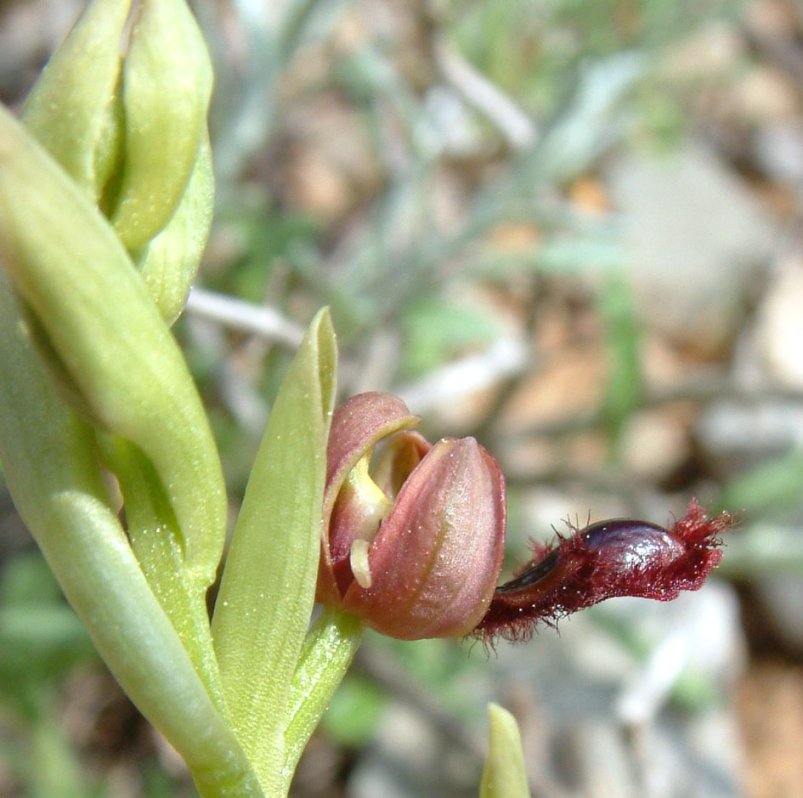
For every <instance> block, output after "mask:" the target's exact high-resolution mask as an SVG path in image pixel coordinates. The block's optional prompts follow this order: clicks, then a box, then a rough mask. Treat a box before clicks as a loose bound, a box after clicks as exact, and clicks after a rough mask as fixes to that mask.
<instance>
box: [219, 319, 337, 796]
mask: <svg viewBox="0 0 803 798" xmlns="http://www.w3.org/2000/svg"><path fill="white" fill-rule="evenodd" d="M335 365H336V349H335V341H334V333H333V330H332V326H331V322H330V320H329V315H328V313H327V312H326V311H323V312H321V313H320V314H318V316H317V317H316V318H315V320H314V321H313V322H312V324H311V326H310V329H309V331H308V332H307V335H306V337H305V338H304V341H303V342H302V344H301V347H300V348H299V350H298V353H297V354H296V357H295V359H294V360H293V363H292V364H291V366H290V369H289V371H288V373H287V376H286V377H285V379H284V381H283V383H282V386H281V389H280V391H279V395H278V397H277V399H276V402H275V404H274V406H273V411H272V413H271V416H270V420H269V422H268V426H267V429H266V430H265V435H264V437H263V439H262V443H261V445H260V448H259V452H258V453H257V457H256V462H255V464H254V468H253V471H252V473H251V477H250V479H249V482H248V487H247V489H246V493H245V498H244V500H243V505H242V508H241V510H240V514H239V517H238V519H237V524H236V526H235V530H234V535H233V538H232V541H231V549H230V551H229V554H228V557H227V559H226V566H225V569H224V571H223V577H222V581H221V586H220V593H219V595H218V599H217V603H216V606H215V614H214V619H213V625H212V630H213V635H214V639H215V648H216V651H217V654H218V660H219V663H220V671H221V675H222V677H223V684H224V688H225V690H226V697H227V700H228V706H229V711H230V714H231V717H232V720H233V723H234V726H235V730H236V732H237V734H238V736H239V738H240V740H241V742H242V744H243V747H244V748H245V750H246V753H247V754H248V756H249V759H250V760H251V762H252V763H253V766H254V769H255V770H256V773H257V775H258V777H259V779H260V783H261V784H262V787H263V789H264V790H265V792H266V793H267V794H269V795H272V794H274V793H275V792H276V789H278V787H277V785H278V783H279V782H280V781H281V779H282V774H281V769H282V766H283V763H284V756H285V755H284V751H283V748H284V730H285V727H286V725H287V723H288V720H289V717H288V712H289V706H288V702H289V700H290V691H291V682H292V679H293V675H294V673H295V671H296V667H297V663H298V661H299V657H300V655H301V651H302V646H303V644H304V638H305V634H306V631H307V626H308V624H309V620H310V614H311V611H312V606H313V600H314V594H315V581H316V577H317V568H318V555H319V549H320V536H321V507H322V502H323V488H324V480H325V476H326V444H327V438H328V432H329V423H330V419H331V413H332V403H333V399H334V389H335Z"/></svg>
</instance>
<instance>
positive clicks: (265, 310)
mask: <svg viewBox="0 0 803 798" xmlns="http://www.w3.org/2000/svg"><path fill="white" fill-rule="evenodd" d="M187 311H188V312H189V313H191V314H192V315H193V316H197V317H199V318H202V319H208V320H209V321H214V322H217V323H218V324H222V325H224V326H226V327H231V328H232V329H235V330H241V331H242V332H246V333H251V334H253V335H258V336H260V337H261V338H265V339H267V340H268V341H272V342H274V343H277V344H282V345H283V346H287V347H289V348H291V349H295V348H296V347H297V346H298V345H299V344H300V343H301V339H302V338H303V337H304V330H303V328H301V327H300V326H299V325H297V324H296V323H295V322H292V321H290V319H287V318H285V317H284V316H282V314H281V313H279V311H277V310H274V309H273V308H270V307H267V306H264V305H254V304H252V303H251V302H244V301H243V300H242V299H236V298H235V297H230V296H225V295H224V294H217V293H215V292H213V291H205V290H203V289H201V288H193V289H192V291H191V292H190V296H189V298H188V299H187Z"/></svg>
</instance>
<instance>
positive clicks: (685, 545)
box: [471, 499, 736, 646]
mask: <svg viewBox="0 0 803 798" xmlns="http://www.w3.org/2000/svg"><path fill="white" fill-rule="evenodd" d="M735 523H736V518H735V516H734V515H732V514H731V513H727V512H722V513H720V514H719V515H716V516H714V517H713V518H710V517H709V516H708V515H707V514H706V512H705V511H704V510H703V509H702V508H701V507H700V505H699V503H698V502H697V500H696V499H692V500H691V502H690V503H689V507H688V510H687V511H686V514H685V515H684V516H683V518H681V519H680V520H676V521H675V522H674V523H673V524H672V526H671V527H670V528H668V529H664V528H663V527H659V526H657V525H655V524H649V523H647V522H644V521H636V520H630V519H613V520H611V521H601V522H597V523H594V524H590V525H588V526H586V527H584V528H583V529H578V528H577V527H576V526H574V525H572V524H570V523H568V522H567V524H568V526H569V529H570V534H569V535H567V536H563V535H560V534H559V535H558V542H557V544H556V545H553V546H544V545H542V544H538V543H535V544H533V554H534V556H533V558H532V559H531V560H530V562H528V563H527V564H526V565H525V566H524V567H523V568H522V569H520V570H519V572H518V574H517V576H516V577H515V578H514V579H512V580H511V581H509V582H507V583H506V584H504V585H500V587H498V588H497V589H496V592H495V593H494V597H493V599H492V600H491V604H490V607H489V608H488V612H487V613H486V614H485V616H484V618H483V619H482V621H480V623H479V625H478V626H477V627H476V629H474V631H473V632H472V635H471V636H472V637H475V638H477V639H479V640H481V641H482V642H483V643H485V644H486V645H489V646H493V644H494V642H495V641H496V640H497V639H498V638H502V639H504V640H508V641H511V642H523V641H526V640H529V639H530V638H531V637H532V635H533V632H534V631H535V628H536V626H537V624H539V623H544V624H546V625H547V626H552V627H554V626H555V625H556V624H557V622H558V621H559V620H560V619H561V618H564V617H565V616H567V615H570V614H571V613H573V612H577V611H578V610H582V609H585V608H586V607H591V606H592V605H594V604H597V603H599V602H600V601H604V600H605V599H608V598H614V597H617V596H637V597H641V598H650V599H656V600H658V601H671V600H672V599H674V598H677V596H678V594H679V593H680V591H681V590H698V589H699V588H700V587H702V584H703V582H705V580H706V578H707V577H708V575H709V573H710V572H711V571H712V570H713V569H714V568H715V567H716V566H717V564H718V563H719V561H720V560H721V558H722V551H721V548H720V547H721V546H722V541H721V539H720V538H719V535H720V534H721V533H723V532H726V531H728V530H729V529H731V528H732V527H733V526H734V525H735Z"/></svg>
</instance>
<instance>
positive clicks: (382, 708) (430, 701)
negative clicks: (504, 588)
mask: <svg viewBox="0 0 803 798" xmlns="http://www.w3.org/2000/svg"><path fill="white" fill-rule="evenodd" d="M192 5H193V7H194V9H195V10H196V12H197V15H198V17H199V20H200V22H201V24H202V27H203V28H204V31H205V34H206V36H207V41H208V42H209V45H210V49H211V51H212V54H213V58H214V60H215V64H216V74H217V88H216V94H215V100H214V106H213V112H212V116H211V120H210V124H211V130H212V138H213V146H214V151H215V161H216V170H217V175H218V194H217V215H216V223H215V226H214V229H213V233H212V238H211V240H210V244H209V247H208V251H207V255H206V258H205V261H204V265H203V268H202V273H201V276H200V278H199V280H198V289H199V290H198V291H196V292H195V293H194V294H193V296H192V297H191V299H190V303H189V307H188V311H187V312H186V313H185V316H184V318H183V319H182V320H181V322H180V323H179V324H178V326H177V334H178V336H179V338H180V340H181V341H182V344H183V346H184V348H185V350H186V352H187V355H188V358H189V360H190V363H191V366H192V368H193V371H194V373H195V375H196V378H197V380H198V382H199V384H200V386H201V389H202V392H203V394H204V396H205V399H206V402H207V406H208V407H209V409H210V413H211V414H212V417H213V422H214V425H215V429H216V434H217V439H218V442H219V445H220V447H221V450H222V454H223V457H224V466H225V469H226V473H227V477H228V482H229V486H230V491H231V502H232V506H233V507H236V504H237V502H238V501H239V498H240V496H241V494H242V490H243V487H244V484H245V480H246V478H247V474H248V470H249V468H250V464H251V461H252V458H253V455H254V453H255V450H256V446H257V443H258V440H259V435H260V432H261V429H262V427H263V425H264V422H265V419H266V417H267V415H268V413H269V411H270V406H271V402H272V399H273V397H274V395H275V392H276V389H277V385H278V382H279V380H280V379H281V376H282V374H283V371H284V368H285V367H286V365H287V363H288V360H289V357H290V356H291V354H292V351H293V348H294V346H295V344H296V343H297V341H298V338H299V335H300V332H301V330H303V328H304V326H305V325H306V324H307V323H308V321H309V320H310V319H311V317H312V315H313V314H314V312H315V311H316V310H317V309H318V308H319V307H320V306H321V305H324V304H327V305H329V306H330V307H331V308H332V312H333V317H334V321H335V325H336V329H337V331H338V336H339V343H340V347H341V364H342V366H341V376H340V391H341V398H343V397H346V396H348V395H350V394H353V393H356V392H358V391H362V390H390V391H393V392H396V393H399V394H400V395H402V396H403V397H404V398H405V399H406V400H407V401H408V403H409V405H410V407H411V409H412V410H413V411H414V412H416V413H419V414H421V415H422V416H423V418H424V421H423V425H424V431H425V433H426V434H427V435H429V436H431V437H433V438H435V437H439V436H441V435H445V434H459V435H468V434H471V435H475V436H477V437H478V438H479V439H480V440H481V442H482V443H483V444H484V445H485V446H487V447H488V448H489V449H490V450H491V451H492V452H493V453H494V454H495V455H496V456H497V457H498V458H499V459H500V461H501V463H502V466H503V469H504V471H505V474H506V476H507V478H508V483H509V504H510V516H511V521H510V530H509V553H510V562H511V564H514V563H515V562H517V561H521V560H522V559H523V558H524V557H526V554H527V550H528V540H529V538H536V539H545V538H548V537H549V536H550V535H551V534H553V533H552V527H553V525H554V527H555V528H557V529H561V528H562V526H561V524H562V521H561V519H566V518H568V519H572V520H573V519H575V518H577V519H580V520H581V521H584V520H585V519H586V518H587V517H588V516H589V514H590V517H591V518H592V519H601V518H605V517H610V516H619V515H624V516H640V517H644V518H648V519H650V520H653V521H656V522H658V523H666V522H668V521H669V520H670V519H671V517H672V515H673V514H674V515H681V514H682V513H683V512H684V510H685V506H686V504H687V502H688V500H689V499H690V497H692V496H697V497H699V499H700V501H701V502H702V503H703V504H704V505H706V506H707V507H709V508H711V509H712V510H716V509H718V508H728V509H730V510H733V511H739V512H741V523H740V528H739V530H738V531H737V532H735V533H733V534H732V535H730V536H729V538H728V546H727V550H726V555H725V559H724V561H723V565H722V567H721V568H720V570H719V572H718V575H717V579H716V580H714V582H713V583H712V584H711V585H710V586H709V587H706V588H705V589H704V590H702V591H700V593H697V594H693V595H689V596H684V597H683V599H682V600H680V601H678V602H676V603H674V604H671V605H656V604H649V603H647V602H642V601H637V600H618V601H615V602H609V603H607V604H605V605H603V606H601V607H599V608H595V609H594V610H592V611H589V612H587V613H585V614H583V615H582V616H580V617H578V618H576V619H571V620H567V621H565V622H564V623H562V624H561V627H560V632H561V634H560V635H558V634H556V633H555V631H553V630H551V629H545V630H543V631H541V632H540V633H539V634H538V635H536V637H535V639H534V640H533V641H531V642H530V643H528V644H526V645H521V646H516V647H509V646H507V645H506V644H500V645H499V646H498V647H497V650H496V651H485V650H483V649H482V647H481V646H476V645H475V646H473V647H472V646H471V645H467V644H460V643H458V642H451V641H424V642H421V643H415V644H409V643H407V644H399V643H394V642H393V641H387V640H381V639H379V638H378V637H375V636H371V637H369V639H368V641H367V642H366V644H365V646H364V648H363V650H362V651H361V653H360V656H359V658H358V662H357V663H356V666H355V670H354V673H353V675H352V676H350V677H349V678H348V679H347V681H346V682H345V684H344V685H343V688H342V689H341V691H340V692H339V693H338V695H337V696H336V698H335V701H334V702H333V705H332V707H331V709H330V712H329V714H328V716H327V717H326V721H325V723H324V725H323V727H322V729H321V730H320V732H319V733H318V734H316V736H315V737H314V738H313V741H312V743H311V745H310V748H309V751H308V752H307V755H306V756H305V758H304V760H303V761H302V764H301V767H300V769H299V773H298V777H297V783H296V787H295V791H294V795H296V796H298V797H299V798H302V797H305V796H310V798H312V797H313V796H322V797H323V796H326V797H327V798H328V797H329V796H349V797H352V796H353V797H354V798H376V796H382V797H383V798H394V797H395V796H400V797H402V796H404V797H405V798H407V797H408V796H409V797H410V798H413V797H414V796H415V797H417V796H422V797H423V796H444V797H445V798H449V797H450V796H468V795H475V794H476V785H477V784H478V778H479V770H480V767H481V762H482V752H483V739H484V734H485V729H484V723H485V711H484V706H485V704H486V703H487V701H488V700H496V701H499V702H501V703H503V704H505V705H506V706H508V707H509V708H511V709H512V710H513V711H514V713H515V714H516V715H517V717H518V719H519V721H520V723H521V726H522V732H523V736H524V743H525V749H526V753H527V762H528V767H529V768H530V774H529V775H530V781H531V784H532V791H533V795H534V796H536V797H538V796H543V797H548V798H551V797H552V796H557V797H558V798H561V796H575V795H576V796H617V798H619V797H620V796H650V797H651V796H656V798H662V797H663V796H683V797H684V798H688V797H689V796H700V797H701V798H703V797H705V798H708V796H723V797H724V796H741V795H744V796H748V798H765V797H766V798H769V797H770V796H793V795H803V767H802V766H801V764H800V757H799V750H800V746H801V744H803V613H801V612H800V607H801V606H803V532H801V528H800V522H801V520H802V519H803V313H802V312H801V310H800V309H801V308H803V236H801V228H800V220H801V210H803V7H801V5H800V3H799V2H796V0H742V1H741V2H737V1H736V0H705V1H704V2H703V1H701V0H696V1H695V2H692V0H641V1H639V0H585V2H582V1H581V0H497V2H480V1H478V0H475V1H474V2H470V1H469V0H465V1H464V2H458V1H457V0H430V1H429V2H427V1H426V0H413V1H412V2H401V0H362V1H359V0H274V1H273V2H271V1H270V0H229V2H222V0H221V2H213V0H204V1H201V0H199V1H198V2H194V3H193V4H192ZM80 8H81V3H80V2H78V0H4V2H0V97H1V98H2V100H3V101H4V102H6V103H7V104H9V105H11V106H12V107H18V106H19V105H20V103H21V102H22V100H23V99H24V97H25V94H26V92H27V91H28V89H29V88H30V86H31V84H32V82H33V81H34V80H35V78H36V75H37V74H38V71H39V70H40V69H41V67H42V66H43V64H44V63H45V61H46V59H47V57H48V54H49V53H50V52H51V51H52V49H53V48H54V47H55V46H57V44H58V42H59V41H60V39H61V37H62V36H63V35H64V34H65V32H66V30H68V28H69V26H70V25H71V24H72V21H73V20H74V19H75V17H76V16H77V14H78V13H79V11H80ZM0 511H1V512H0V796H2V798H17V797H18V796H35V797H36V798H51V797H52V796H58V797H59V798H62V797H63V796H64V797H67V798H71V797H72V796H98V797H99V798H100V797H101V796H104V797H105V796H114V797H115V798H117V797H118V796H119V798H128V797H129V796H131V798H136V797H138V796H149V797H153V798H158V797H159V796H182V795H192V794H193V792H192V787H191V785H190V784H189V782H188V779H187V776H186V773H185V772H184V770H183V767H182V764H181V762H180V761H179V760H178V759H177V757H176V756H175V754H174V753H173V752H172V751H170V750H168V748H167V747H166V745H165V744H164V742H163V741H161V740H160V739H159V738H158V737H157V736H156V735H155V734H154V733H153V732H152V730H150V729H149V728H148V727H147V726H146V724H145V723H144V721H143V720H142V719H141V718H140V717H139V715H138V714H137V713H136V710H135V709H134V708H133V707H132V706H131V705H130V704H129V703H128V701H127V700H126V698H125V697H124V696H123V695H122V694H121V693H120V692H119V690H118V688H117V687H116V686H115V685H114V683H113V681H112V680H111V678H110V677H109V676H108V675H107V674H106V673H105V671H104V669H103V667H102V665H101V664H100V663H99V662H98V660H97V658H96V656H95V655H94V653H93V650H92V646H91V644H90V642H89V641H88V639H87V637H86V635H85V634H84V633H83V631H82V629H81V627H80V625H79V624H78V623H77V621H76V619H75V617H74V616H73V614H72V613H71V611H70V610H69V608H68V607H67V605H66V604H65V603H64V601H63V599H62V598H61V597H60V593H59V591H58V587H57V586H56V585H55V584H54V582H53V580H52V578H51V577H50V576H49V572H48V570H47V568H46V566H45V564H44V563H43V561H42V560H41V558H40V557H39V556H38V554H37V553H36V551H35V550H34V549H33V548H32V545H31V542H30V540H29V538H28V536H27V533H26V532H25V531H24V529H22V527H21V524H20V522H19V519H18V518H17V517H16V515H15V513H14V510H13V507H12V506H11V504H10V500H9V498H8V495H7V493H6V492H5V491H2V493H0Z"/></svg>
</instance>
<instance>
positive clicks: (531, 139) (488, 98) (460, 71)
mask: <svg viewBox="0 0 803 798" xmlns="http://www.w3.org/2000/svg"><path fill="white" fill-rule="evenodd" d="M432 49H433V54H434V56H435V61H436V63H437V65H438V68H439V69H440V70H441V73H442V74H443V77H444V78H445V79H446V80H447V81H448V82H449V83H450V84H451V85H452V87H453V88H454V89H456V90H457V91H458V92H459V93H460V94H461V96H462V97H463V99H464V100H465V101H466V102H467V103H469V104H470V105H471V106H473V107H474V108H475V109H476V110H477V111H479V112H480V113H481V114H483V115H484V116H485V117H487V119H488V120H489V121H490V122H491V123H492V124H493V125H494V126H495V127H496V128H497V129H498V130H499V132H500V133H501V134H502V135H503V136H504V138H505V140H506V141H507V143H508V145H509V146H510V148H511V149H513V150H515V151H521V150H527V149H529V148H530V147H532V146H533V144H535V142H536V139H537V138H538V131H537V130H536V127H535V124H534V122H533V121H532V119H530V117H529V116H528V115H527V114H526V113H525V112H524V111H523V110H522V109H521V108H519V106H518V105H517V104H516V103H515V102H514V101H513V100H512V99H511V98H510V97H508V96H507V95H506V94H505V93H504V92H503V91H502V90H501V89H500V88H499V87H498V86H497V85H496V84H495V83H493V82H491V81H490V80H489V79H488V78H487V77H485V75H483V74H482V73H481V72H479V71H477V70H476V69H475V68H474V67H473V66H472V65H471V64H470V63H469V62H468V61H466V60H465V59H464V58H463V56H462V55H460V53H458V52H457V51H456V50H454V49H453V48H452V47H450V46H449V45H447V44H446V43H445V42H443V41H436V42H434V43H433V48H432Z"/></svg>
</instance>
